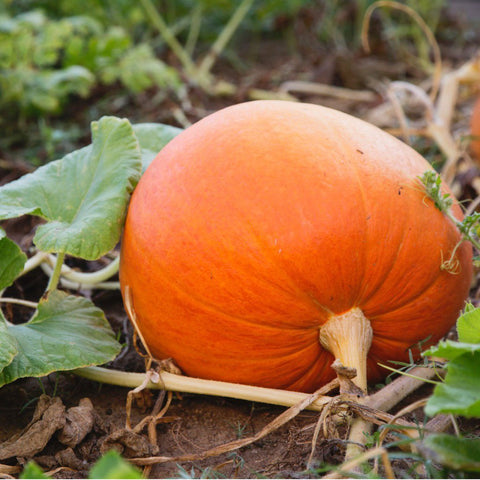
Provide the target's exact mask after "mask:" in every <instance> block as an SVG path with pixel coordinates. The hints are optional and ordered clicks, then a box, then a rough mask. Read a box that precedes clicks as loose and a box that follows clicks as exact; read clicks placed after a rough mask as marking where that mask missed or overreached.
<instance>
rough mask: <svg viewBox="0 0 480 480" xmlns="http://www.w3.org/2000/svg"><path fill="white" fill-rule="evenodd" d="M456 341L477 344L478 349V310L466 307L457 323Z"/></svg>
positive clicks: (479, 325)
mask: <svg viewBox="0 0 480 480" xmlns="http://www.w3.org/2000/svg"><path fill="white" fill-rule="evenodd" d="M457 331H458V339H459V340H460V342H465V343H478V344H479V348H480V308H473V306H472V305H467V308H466V309H465V313H464V314H463V315H461V316H460V318H459V319H458V321H457Z"/></svg>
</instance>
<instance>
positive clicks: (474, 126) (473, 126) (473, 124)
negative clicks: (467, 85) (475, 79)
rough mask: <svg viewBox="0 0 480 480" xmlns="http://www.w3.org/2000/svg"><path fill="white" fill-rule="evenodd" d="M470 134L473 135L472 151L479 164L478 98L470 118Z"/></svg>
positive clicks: (479, 108)
mask: <svg viewBox="0 0 480 480" xmlns="http://www.w3.org/2000/svg"><path fill="white" fill-rule="evenodd" d="M470 132H471V134H472V141H471V143H470V149H471V151H472V154H473V156H474V157H475V158H476V160H477V162H480V97H478V98H477V101H476V102H475V104H474V106H473V112H472V116H471V118H470Z"/></svg>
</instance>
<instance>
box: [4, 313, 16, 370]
mask: <svg viewBox="0 0 480 480" xmlns="http://www.w3.org/2000/svg"><path fill="white" fill-rule="evenodd" d="M17 353H18V348H17V341H16V340H15V337H14V336H12V335H10V333H9V332H8V327H7V322H6V320H5V317H4V316H3V313H2V311H1V310H0V372H1V371H2V370H3V369H4V368H5V367H6V366H7V365H10V363H12V360H13V359H14V357H15V355H16V354H17ZM0 375H1V373H0Z"/></svg>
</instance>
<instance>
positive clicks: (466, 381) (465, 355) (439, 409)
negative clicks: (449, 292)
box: [424, 305, 480, 418]
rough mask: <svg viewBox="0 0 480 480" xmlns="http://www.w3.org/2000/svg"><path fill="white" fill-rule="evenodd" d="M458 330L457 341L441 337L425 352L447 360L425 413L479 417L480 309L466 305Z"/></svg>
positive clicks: (427, 354) (458, 323)
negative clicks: (443, 374)
mask: <svg viewBox="0 0 480 480" xmlns="http://www.w3.org/2000/svg"><path fill="white" fill-rule="evenodd" d="M457 330H458V335H459V339H460V342H454V341H451V340H447V341H442V342H440V343H439V344H438V346H436V347H432V348H431V349H430V350H428V351H426V352H425V353H424V355H426V356H435V357H440V358H444V359H446V360H449V362H448V363H447V366H446V368H447V374H446V376H445V381H444V382H443V383H441V384H439V385H437V386H436V387H435V390H434V391H433V394H432V396H431V397H430V398H429V399H428V402H427V405H426V407H425V413H426V414H427V415H430V416H433V415H436V414H438V413H453V414H456V415H462V416H464V417H479V418H480V376H479V375H478V372H479V371H480V343H479V340H480V335H479V332H480V309H478V308H474V307H473V306H471V305H467V308H466V309H465V312H464V313H463V314H462V315H461V316H460V317H459V319H458V321H457Z"/></svg>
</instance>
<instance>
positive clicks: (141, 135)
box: [133, 123, 183, 171]
mask: <svg viewBox="0 0 480 480" xmlns="http://www.w3.org/2000/svg"><path fill="white" fill-rule="evenodd" d="M133 131H134V132H135V135H136V136H137V138H138V141H139V143H140V148H141V149H142V168H143V171H145V169H146V168H147V167H148V166H149V165H150V163H151V162H152V160H153V159H154V158H155V157H156V156H157V154H158V152H159V151H160V150H161V149H162V148H163V147H164V146H165V145H166V144H167V143H168V142H170V140H172V139H173V138H175V137H176V136H177V135H178V134H179V133H181V132H182V131H183V129H181V128H177V127H172V126H171V125H164V124H163V123H137V124H136V125H133Z"/></svg>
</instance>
